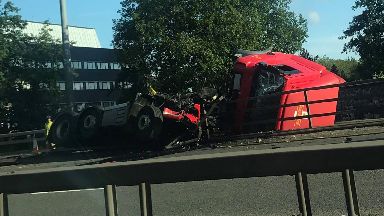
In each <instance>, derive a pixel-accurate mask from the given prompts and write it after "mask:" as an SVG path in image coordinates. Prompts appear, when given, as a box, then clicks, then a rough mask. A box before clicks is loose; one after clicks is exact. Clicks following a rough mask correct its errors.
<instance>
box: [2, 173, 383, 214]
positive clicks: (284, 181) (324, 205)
mask: <svg viewBox="0 0 384 216" xmlns="http://www.w3.org/2000/svg"><path fill="white" fill-rule="evenodd" d="M308 180H309V187H310V193H311V202H312V210H313V214H314V215H329V216H336V215H339V216H341V215H347V212H346V208H345V204H344V194H343V186H342V180H341V174H338V173H332V174H319V175H310V176H309V177H308ZM356 181H357V190H358V196H359V200H360V210H361V214H362V215H369V216H379V215H384V184H383V182H384V171H383V170H377V171H364V172H357V173H356ZM152 197H153V209H154V215H164V216H173V215H174V216H180V215H186V216H187V215H188V216H189V215H190V216H200V215H207V216H221V215H223V216H230V215H234V216H236V215H247V216H250V215H262V216H264V215H265V216H266V215H268V216H269V215H271V216H272V215H273V216H274V215H289V216H291V215H298V213H299V212H298V208H297V202H296V191H295V184H294V178H293V177H291V176H283V177H266V178H249V179H234V180H219V181H204V182H189V183H178V184H164V185H153V186H152ZM117 199H118V208H119V214H120V215H140V210H139V209H140V207H139V195H138V187H118V188H117ZM9 208H10V215H17V216H34V215H36V216H51V215H55V216H68V215H84V216H89V215H105V210H104V198H103V190H102V189H96V190H92V191H79V192H78V191H71V192H59V193H57V192H56V193H40V194H22V195H10V197H9Z"/></svg>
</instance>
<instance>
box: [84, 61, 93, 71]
mask: <svg viewBox="0 0 384 216" xmlns="http://www.w3.org/2000/svg"><path fill="white" fill-rule="evenodd" d="M84 69H89V70H93V69H96V63H95V62H84Z"/></svg>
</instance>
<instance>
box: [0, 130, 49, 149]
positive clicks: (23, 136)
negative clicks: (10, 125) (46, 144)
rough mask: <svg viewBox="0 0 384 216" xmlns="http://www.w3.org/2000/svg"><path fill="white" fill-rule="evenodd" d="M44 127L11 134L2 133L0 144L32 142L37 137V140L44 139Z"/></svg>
mask: <svg viewBox="0 0 384 216" xmlns="http://www.w3.org/2000/svg"><path fill="white" fill-rule="evenodd" d="M44 132H45V130H44V129H41V130H32V131H24V132H16V133H9V134H0V146H6V145H16V144H32V142H33V140H34V139H35V140H36V141H37V142H40V141H44V140H45V137H44Z"/></svg>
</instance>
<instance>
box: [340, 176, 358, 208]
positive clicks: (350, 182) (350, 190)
mask: <svg viewBox="0 0 384 216" xmlns="http://www.w3.org/2000/svg"><path fill="white" fill-rule="evenodd" d="M342 177H343V185H344V194H345V202H346V205H347V211H348V215H349V216H359V215H360V209H359V201H358V197H357V191H356V183H355V177H354V174H353V170H349V169H346V170H344V171H343V174H342Z"/></svg>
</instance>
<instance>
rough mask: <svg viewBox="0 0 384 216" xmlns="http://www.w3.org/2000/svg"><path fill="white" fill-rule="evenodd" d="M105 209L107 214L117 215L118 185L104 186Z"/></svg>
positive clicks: (110, 215)
mask: <svg viewBox="0 0 384 216" xmlns="http://www.w3.org/2000/svg"><path fill="white" fill-rule="evenodd" d="M104 198H105V211H106V215H107V216H117V215H118V211H117V198H116V186H115V185H107V186H105V187H104Z"/></svg>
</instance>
